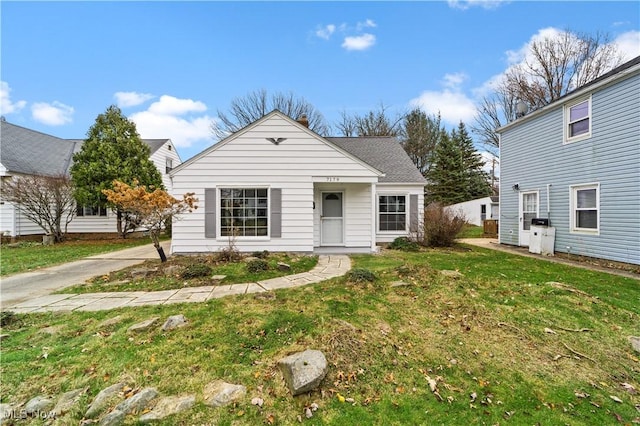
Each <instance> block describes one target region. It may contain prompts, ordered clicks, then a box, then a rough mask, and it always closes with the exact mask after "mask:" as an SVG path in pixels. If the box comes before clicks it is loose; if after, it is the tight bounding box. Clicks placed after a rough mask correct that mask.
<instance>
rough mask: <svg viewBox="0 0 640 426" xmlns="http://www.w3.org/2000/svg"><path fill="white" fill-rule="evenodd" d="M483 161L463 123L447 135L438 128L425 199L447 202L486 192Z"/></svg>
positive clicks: (462, 200)
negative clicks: (438, 135) (437, 137)
mask: <svg viewBox="0 0 640 426" xmlns="http://www.w3.org/2000/svg"><path fill="white" fill-rule="evenodd" d="M483 164H484V162H483V161H482V156H481V155H480V154H479V153H478V152H477V151H476V149H475V148H474V146H473V140H472V139H471V137H470V136H469V133H468V132H467V129H466V127H465V125H464V123H462V122H460V124H459V125H458V128H457V129H453V130H452V131H451V134H447V133H446V132H445V131H444V130H441V132H440V140H439V142H438V144H437V146H436V149H435V151H434V154H433V164H432V167H431V169H430V170H429V172H428V174H427V181H428V183H427V194H426V198H427V202H439V203H442V204H444V205H449V204H455V203H461V202H464V201H469V200H473V199H475V198H480V197H486V196H488V195H490V194H491V187H490V184H489V181H488V179H487V174H486V173H485V172H484V171H483V170H482V167H483Z"/></svg>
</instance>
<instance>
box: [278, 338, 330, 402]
mask: <svg viewBox="0 0 640 426" xmlns="http://www.w3.org/2000/svg"><path fill="white" fill-rule="evenodd" d="M278 366H279V367H280V371H282V375H283V376H284V381H285V382H286V384H287V386H288V387H289V390H290V391H291V394H292V395H294V396H295V395H300V394H302V393H305V392H309V391H312V390H313V389H315V388H317V387H318V385H320V382H322V379H324V376H326V375H327V372H328V371H329V368H328V366H327V359H326V358H325V356H324V354H323V353H322V352H320V351H316V350H312V349H307V350H306V351H304V352H298V353H296V354H293V355H289V356H288V357H285V358H282V359H281V360H280V361H278Z"/></svg>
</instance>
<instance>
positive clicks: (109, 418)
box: [100, 410, 126, 426]
mask: <svg viewBox="0 0 640 426" xmlns="http://www.w3.org/2000/svg"><path fill="white" fill-rule="evenodd" d="M125 416H126V414H124V413H123V412H122V411H120V410H113V411H112V412H110V413H109V414H107V415H106V416H104V417H103V418H102V420H100V426H119V425H121V424H122V423H123V422H124V418H125Z"/></svg>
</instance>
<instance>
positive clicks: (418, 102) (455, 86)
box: [409, 73, 476, 126]
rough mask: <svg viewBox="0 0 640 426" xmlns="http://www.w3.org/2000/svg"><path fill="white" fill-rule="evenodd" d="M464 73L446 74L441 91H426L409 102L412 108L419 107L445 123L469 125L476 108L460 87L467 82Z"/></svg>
mask: <svg viewBox="0 0 640 426" xmlns="http://www.w3.org/2000/svg"><path fill="white" fill-rule="evenodd" d="M467 78H468V77H467V75H466V74H465V73H451V74H446V75H445V76H444V78H443V79H442V82H441V84H442V85H443V86H444V89H443V90H441V91H434V90H427V91H424V92H422V94H421V95H420V96H418V97H417V98H415V99H412V100H411V101H409V104H410V105H411V106H412V107H419V108H420V109H421V110H422V111H424V112H426V113H427V114H429V115H435V114H438V113H439V114H440V117H442V120H443V121H445V122H446V123H448V124H450V125H453V126H457V125H458V123H460V121H463V122H464V123H465V124H468V123H471V122H472V121H473V118H474V116H475V114H476V106H475V104H474V102H473V100H472V99H471V98H469V97H468V96H467V95H466V94H464V93H463V92H462V88H461V87H460V86H461V85H462V83H464V82H465V81H466V80H467Z"/></svg>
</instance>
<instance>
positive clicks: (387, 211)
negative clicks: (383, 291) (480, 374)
mask: <svg viewBox="0 0 640 426" xmlns="http://www.w3.org/2000/svg"><path fill="white" fill-rule="evenodd" d="M171 176H172V179H173V190H174V193H175V194H183V193H185V192H195V195H196V197H198V198H199V200H200V202H199V203H198V205H199V208H198V209H197V210H195V211H194V212H192V213H189V214H185V215H184V216H183V217H182V218H181V220H179V221H176V222H174V224H173V230H172V231H173V238H172V243H171V252H172V253H196V252H210V251H218V250H220V249H222V248H225V247H228V246H229V245H230V243H233V244H234V245H235V247H236V248H237V249H239V250H240V251H245V252H246V251H255V250H270V251H293V252H313V251H322V250H326V251H344V252H358V251H361V252H371V251H376V249H377V243H382V242H390V241H392V240H393V239H395V238H397V237H399V236H407V235H410V234H411V233H415V232H417V230H418V229H419V223H420V220H421V218H422V215H423V205H424V198H423V194H424V185H425V180H424V178H423V177H422V175H421V174H420V172H419V171H418V170H417V169H416V167H415V166H414V164H413V162H412V161H411V160H410V159H409V157H408V156H407V154H406V153H405V152H404V150H403V149H402V147H401V146H400V144H399V143H398V142H397V140H395V139H394V138H389V137H368V138H325V137H321V136H319V135H318V134H316V133H314V132H313V131H311V130H309V129H308V128H307V127H306V126H305V125H304V124H302V123H301V122H297V121H295V120H292V119H291V118H289V117H287V116H286V115H285V114H282V113H281V112H279V111H277V110H276V111H273V112H271V113H269V114H267V115H265V116H264V117H262V118H261V119H259V120H257V121H256V122H254V123H252V124H250V125H248V126H246V127H245V128H243V129H242V130H240V131H238V132H236V133H234V134H232V135H230V136H229V137H227V138H226V139H224V140H222V141H220V142H218V143H217V144H215V145H213V146H212V147H210V148H208V149H207V150H205V151H203V152H202V153H200V154H198V155H196V156H194V157H193V158H191V159H189V160H188V161H186V162H184V163H183V164H181V165H180V166H178V167H177V168H175V169H174V170H173V171H172V173H171Z"/></svg>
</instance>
